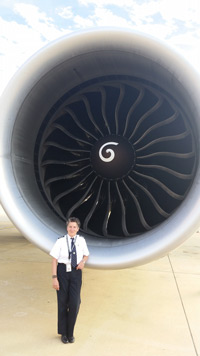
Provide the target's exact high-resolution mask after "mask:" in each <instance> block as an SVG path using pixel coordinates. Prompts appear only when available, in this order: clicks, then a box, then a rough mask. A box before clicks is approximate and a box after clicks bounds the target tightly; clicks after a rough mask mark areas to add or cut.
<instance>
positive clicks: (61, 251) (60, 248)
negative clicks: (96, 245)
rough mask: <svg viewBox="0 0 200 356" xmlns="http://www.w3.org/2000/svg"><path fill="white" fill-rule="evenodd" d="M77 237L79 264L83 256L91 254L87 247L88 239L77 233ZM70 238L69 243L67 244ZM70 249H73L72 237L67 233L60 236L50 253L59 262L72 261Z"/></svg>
mask: <svg viewBox="0 0 200 356" xmlns="http://www.w3.org/2000/svg"><path fill="white" fill-rule="evenodd" d="M74 238H75V239H76V243H75V244H76V255H77V264H79V263H80V262H81V261H82V259H83V256H89V251H88V248H87V244H86V241H85V239H84V237H82V236H80V235H76V237H74ZM67 239H68V244H67ZM68 246H69V250H70V251H71V237H70V236H69V235H65V236H63V237H60V238H59V239H58V240H57V241H56V243H55V244H54V246H53V248H52V249H51V251H50V255H51V256H52V257H54V258H56V260H57V261H58V263H65V264H67V263H70V262H71V260H70V259H69V251H68Z"/></svg>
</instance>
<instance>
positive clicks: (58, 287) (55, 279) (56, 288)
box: [53, 278, 60, 290]
mask: <svg viewBox="0 0 200 356" xmlns="http://www.w3.org/2000/svg"><path fill="white" fill-rule="evenodd" d="M53 288H54V289H55V290H59V289H60V286H59V282H58V279H57V278H53Z"/></svg>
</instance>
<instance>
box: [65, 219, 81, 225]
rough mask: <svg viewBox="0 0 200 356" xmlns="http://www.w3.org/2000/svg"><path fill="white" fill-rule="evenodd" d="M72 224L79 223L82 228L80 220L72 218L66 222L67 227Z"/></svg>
mask: <svg viewBox="0 0 200 356" xmlns="http://www.w3.org/2000/svg"><path fill="white" fill-rule="evenodd" d="M70 222H75V223H77V225H78V227H80V226H81V222H80V220H79V219H78V218H75V217H74V216H72V217H70V218H68V219H67V221H66V226H67V225H69V223H70Z"/></svg>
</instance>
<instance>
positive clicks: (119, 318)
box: [0, 214, 200, 356]
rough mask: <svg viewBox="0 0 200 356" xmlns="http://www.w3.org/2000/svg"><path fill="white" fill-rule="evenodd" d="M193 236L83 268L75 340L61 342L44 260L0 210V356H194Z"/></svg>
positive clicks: (197, 273) (198, 328)
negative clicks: (118, 266) (127, 264)
mask: <svg viewBox="0 0 200 356" xmlns="http://www.w3.org/2000/svg"><path fill="white" fill-rule="evenodd" d="M199 237H200V234H199V232H196V233H195V234H194V235H193V236H192V237H191V238H190V239H189V240H187V241H186V242H185V243H184V244H183V245H182V246H180V247H179V248H177V249H176V250H175V251H173V252H171V253H170V254H169V255H168V256H166V257H164V258H161V259H160V260H158V261H155V262H152V263H149V264H147V265H145V266H141V267H137V268H129V269H124V270H114V271H112V270H105V271H104V270H103V271H102V270H93V269H89V268H85V269H84V271H83V287H82V303H81V308H80V312H79V315H78V320H77V323H76V328H75V338H76V341H75V343H74V344H66V345H65V344H63V343H61V341H60V336H58V335H57V302H56V292H55V291H54V290H53V289H52V280H51V258H50V256H48V255H47V254H46V253H44V252H43V251H41V250H39V249H38V248H37V247H36V246H34V245H32V244H31V243H30V242H28V241H27V240H26V239H25V238H23V237H22V236H21V235H20V233H19V232H18V231H17V230H16V229H15V228H14V227H13V226H12V224H11V223H10V221H9V219H8V218H7V217H6V216H5V214H0V267H1V268H0V287H1V288H0V310H1V313H0V318H1V322H0V338H1V341H0V355H1V356H51V355H59V356H64V355H68V354H70V356H88V355H89V356H90V355H95V356H124V355H125V356H197V355H200V239H199Z"/></svg>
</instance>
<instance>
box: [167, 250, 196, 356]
mask: <svg viewBox="0 0 200 356" xmlns="http://www.w3.org/2000/svg"><path fill="white" fill-rule="evenodd" d="M167 257H168V260H169V264H170V266H171V270H172V274H173V277H174V281H175V284H176V288H177V291H178V295H179V299H180V301H181V305H182V308H183V313H184V315H185V319H186V323H187V326H188V329H189V333H190V337H191V340H192V344H193V346H194V351H195V354H196V356H199V354H198V351H197V348H196V345H195V341H194V338H193V335H192V330H191V327H190V323H189V320H188V316H187V313H186V309H185V306H184V303H183V299H182V297H181V292H180V289H179V285H178V282H177V279H176V275H175V272H174V269H173V265H172V262H171V259H170V257H169V255H167Z"/></svg>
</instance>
